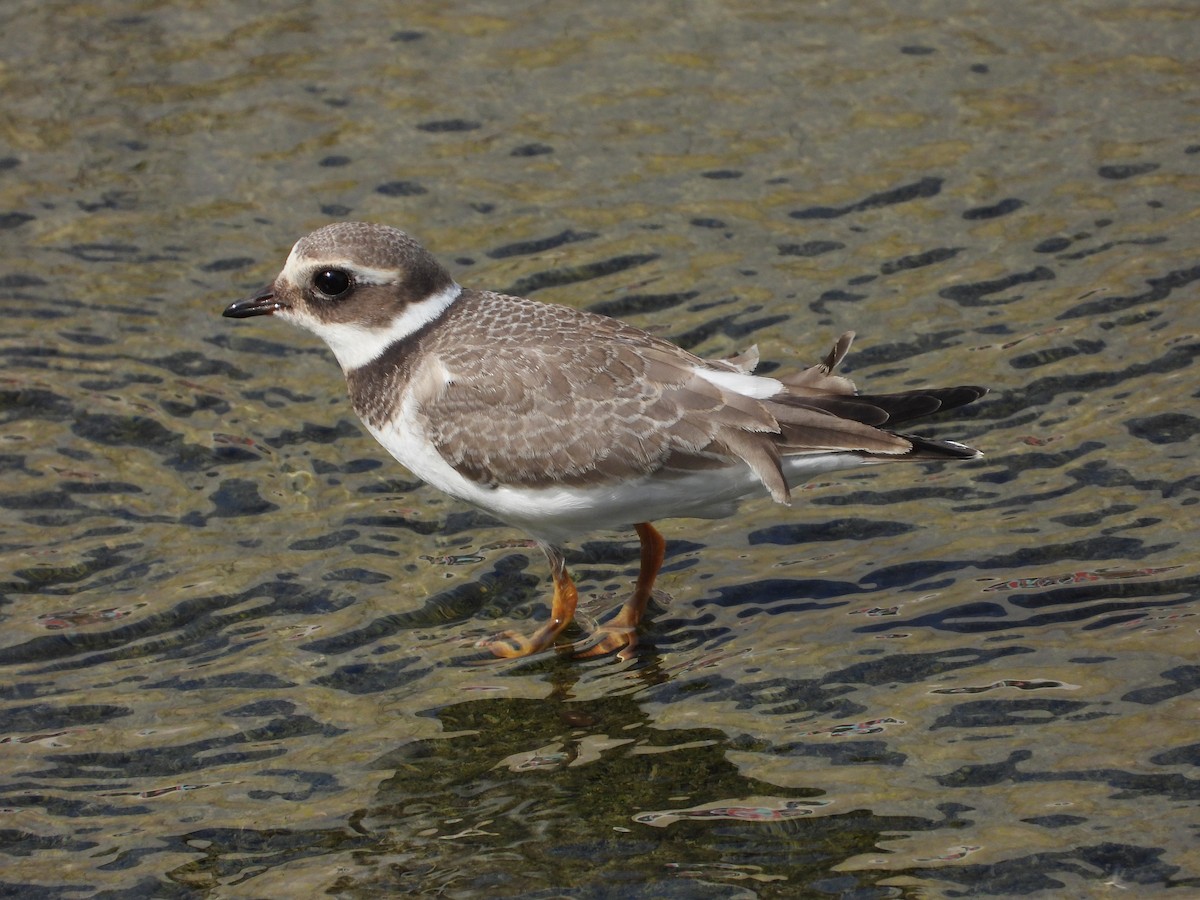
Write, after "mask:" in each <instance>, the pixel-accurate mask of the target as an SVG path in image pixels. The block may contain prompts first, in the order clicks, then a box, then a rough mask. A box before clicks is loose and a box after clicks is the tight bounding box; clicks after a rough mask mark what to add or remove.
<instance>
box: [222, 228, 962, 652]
mask: <svg viewBox="0 0 1200 900" xmlns="http://www.w3.org/2000/svg"><path fill="white" fill-rule="evenodd" d="M224 315H226V316H231V317H233V318H239V319H240V318H247V317H249V316H263V315H274V316H276V317H278V318H281V319H284V320H285V321H288V322H291V323H293V324H295V325H299V326H300V327H302V328H306V329H308V330H309V331H311V332H313V333H315V334H316V335H318V336H319V337H321V338H323V339H324V340H325V342H326V343H327V344H328V345H329V347H330V349H331V350H332V351H333V354H334V356H335V357H336V358H337V361H338V363H339V364H340V365H341V367H342V371H343V373H344V374H345V376H346V384H347V387H348V389H349V394H350V400H351V403H352V404H353V406H354V410H355V412H356V413H358V415H359V417H360V418H361V419H362V422H363V424H364V425H365V426H366V428H367V430H368V431H370V432H371V434H372V435H374V436H375V438H376V439H377V440H378V441H379V442H380V443H381V444H383V446H384V448H385V449H387V451H388V452H389V453H391V455H392V456H394V457H395V458H396V459H397V460H399V461H400V462H401V463H402V464H403V465H404V466H405V467H407V468H408V469H409V470H410V471H411V472H412V473H413V474H414V475H416V476H417V477H419V478H421V479H422V480H424V481H425V482H427V483H429V484H431V485H433V486H434V487H436V488H439V489H440V490H442V491H444V492H446V493H447V494H450V495H451V496H453V497H457V498H458V499H460V500H465V501H467V502H468V503H473V504H474V505H475V506H478V507H480V508H481V509H483V510H486V511H487V512H489V513H491V514H492V515H494V516H496V517H497V518H499V519H502V520H503V521H505V522H507V523H509V524H511V525H513V526H515V527H517V528H520V529H521V530H523V531H525V532H526V533H528V534H529V535H531V536H532V537H534V538H536V539H537V541H538V543H539V544H540V546H541V548H542V550H543V551H544V552H545V554H546V558H547V559H548V560H549V562H550V571H551V574H552V576H553V580H554V595H553V599H552V601H551V612H550V619H549V621H548V622H546V624H544V625H542V627H540V628H539V629H537V631H536V632H535V633H534V634H532V635H530V636H528V637H526V636H522V635H519V634H516V633H514V632H505V633H503V634H501V635H497V636H496V637H494V638H492V639H491V640H490V641H488V642H486V645H487V646H488V647H489V649H490V650H491V651H492V652H493V653H495V654H496V655H497V656H502V657H517V656H526V655H528V654H531V653H536V652H538V651H541V650H545V649H547V648H549V647H551V646H552V645H554V643H555V641H556V639H557V638H558V637H559V634H560V633H561V632H562V630H563V629H564V628H565V627H566V626H567V625H568V624H569V623H570V622H571V620H572V617H573V616H574V614H575V605H576V601H577V595H576V590H575V584H574V582H573V581H572V580H571V576H570V575H569V574H568V572H567V568H566V564H565V562H564V558H563V550H562V547H563V545H564V542H566V541H567V540H568V539H570V538H573V537H577V536H579V535H580V534H583V533H586V532H590V531H595V530H602V529H615V528H627V527H629V526H632V527H633V528H634V529H636V531H637V534H638V537H639V539H640V541H641V568H640V572H639V574H638V578H637V582H636V586H635V587H634V590H633V593H632V595H631V596H630V598H629V599H628V600H627V601H626V602H625V604H624V605H623V606H622V607H621V610H620V611H619V612H618V613H617V615H616V617H615V618H614V619H613V620H612V621H610V622H608V623H606V624H605V625H603V626H601V627H600V630H599V633H598V634H596V635H594V636H592V638H591V639H590V640H587V641H584V642H580V644H579V645H576V646H575V647H574V648H573V649H575V650H576V653H577V655H598V654H603V653H607V652H611V651H614V650H620V651H622V653H623V654H624V653H625V652H626V651H627V650H628V649H630V648H632V647H633V646H634V644H635V642H636V629H637V627H638V624H639V622H640V621H641V618H642V615H643V613H644V611H645V608H646V604H647V602H648V601H649V599H650V596H651V591H652V589H653V587H654V580H655V577H656V576H657V575H658V571H659V569H660V568H661V566H662V563H663V558H664V553H665V546H666V544H665V541H664V540H663V537H662V535H661V534H659V532H658V531H657V529H655V528H654V526H653V525H652V524H651V522H653V521H655V520H657V519H666V518H676V517H702V518H714V517H718V516H725V515H728V514H730V513H732V512H733V511H734V509H735V507H736V505H737V503H738V501H739V500H742V499H744V498H748V497H755V496H769V497H771V498H772V499H773V500H775V501H776V502H778V503H784V504H786V503H788V502H789V500H790V498H791V490H792V488H794V487H795V486H796V485H797V484H799V483H801V482H803V481H805V480H807V479H809V478H811V477H812V476H814V475H817V474H820V473H823V472H829V471H831V470H834V469H842V468H849V467H854V466H861V465H871V464H874V463H881V462H890V461H893V460H951V459H974V458H976V457H978V456H980V453H979V452H978V451H977V450H974V449H972V448H970V447H967V446H965V445H963V444H959V443H956V442H953V441H945V440H932V439H928V438H923V437H918V436H915V435H911V434H907V433H900V432H896V431H894V430H892V429H893V428H895V427H896V426H899V425H901V424H903V423H906V422H908V421H909V420H911V419H915V418H917V417H919V416H924V415H928V414H929V413H933V412H937V411H939V410H945V409H952V408H954V407H957V406H962V405H963V404H966V403H970V402H971V401H973V400H976V399H978V398H979V397H981V396H982V395H983V394H984V393H985V389H984V388H980V387H973V386H960V387H949V388H929V389H924V390H908V391H901V392H899V393H891V394H859V393H858V392H857V391H856V390H855V387H854V385H853V383H852V382H851V381H850V380H849V379H847V378H844V377H842V376H840V375H836V374H834V369H835V368H836V367H837V365H838V363H840V362H841V360H842V358H843V357H844V356H845V355H846V351H847V350H849V349H850V342H851V340H852V339H853V337H854V334H853V332H847V333H846V334H843V335H842V336H841V337H840V338H839V339H838V340H837V342H836V343H835V344H834V347H833V349H832V350H830V351H829V354H828V355H827V356H826V357H825V358H824V360H823V361H822V362H821V363H819V364H817V365H814V366H811V367H810V368H807V369H804V370H802V371H798V372H794V373H792V374H787V375H783V376H779V377H772V376H760V375H754V374H753V370H754V368H755V366H756V365H757V363H758V353H757V350H755V349H754V348H751V349H750V350H747V351H745V352H744V353H742V354H740V355H738V356H733V357H729V358H726V359H703V358H701V357H699V356H695V355H694V354H692V353H689V352H688V351H686V350H684V349H682V348H680V347H677V346H675V345H674V344H672V343H670V342H669V341H666V340H663V339H662V338H659V337H656V336H654V335H652V334H648V333H647V332H645V331H642V330H641V329H638V328H634V327H633V326H631V325H627V324H625V323H623V322H620V321H618V320H615V319H611V318H608V317H605V316H601V315H596V314H594V313H590V312H585V311H581V310H577V309H572V308H570V307H566V306H557V305H553V304H548V303H540V302H537V301H535V300H529V299H526V298H523V297H512V296H507V295H504V294H498V293H494V292H491V291H482V290H475V289H472V288H463V287H460V286H459V285H458V284H457V283H456V282H455V280H454V279H453V278H452V277H451V275H450V273H449V272H448V271H447V270H446V269H445V268H443V267H442V266H441V265H440V264H439V263H438V261H437V260H436V259H435V258H434V257H433V255H432V254H430V253H429V252H428V251H427V250H425V249H424V248H423V247H422V246H421V245H420V244H418V243H417V242H416V241H415V240H413V239H412V238H411V237H409V236H408V235H407V234H405V233H404V232H402V231H398V230H396V229H394V228H389V227H386V226H383V225H370V224H364V223H357V222H345V223H339V224H334V225H327V226H325V227H324V228H320V229H318V230H317V231H314V232H313V233H312V234H309V235H307V236H305V237H302V238H301V239H300V240H299V241H297V242H296V244H295V246H294V247H293V248H292V251H291V254H290V255H289V256H288V258H287V262H286V263H285V265H284V267H283V271H282V272H280V273H279V275H278V276H277V277H276V278H275V280H274V281H273V282H271V283H270V284H269V285H267V286H266V287H264V288H263V289H262V290H260V291H258V292H256V293H255V294H253V295H252V296H250V297H247V298H245V299H244V300H239V301H237V302H236V303H233V304H231V305H230V306H229V307H228V308H227V309H226V310H225V312H224Z"/></svg>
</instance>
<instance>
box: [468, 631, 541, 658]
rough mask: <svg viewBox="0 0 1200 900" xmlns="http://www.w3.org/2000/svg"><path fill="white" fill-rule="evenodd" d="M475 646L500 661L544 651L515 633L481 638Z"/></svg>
mask: <svg viewBox="0 0 1200 900" xmlns="http://www.w3.org/2000/svg"><path fill="white" fill-rule="evenodd" d="M475 646H476V647H479V648H480V649H483V650H490V651H491V652H492V653H493V654H495V655H496V656H499V657H500V658H501V659H518V658H519V657H522V656H529V655H530V654H533V653H537V652H538V651H539V650H544V649H545V647H544V646H538V645H537V644H535V643H534V641H533V639H531V638H527V637H525V635H523V634H518V633H517V632H515V631H502V632H500V633H499V634H494V635H492V636H491V637H486V638H483V639H482V640H479V641H476V642H475Z"/></svg>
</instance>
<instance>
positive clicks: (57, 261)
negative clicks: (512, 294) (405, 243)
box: [0, 0, 1200, 898]
mask: <svg viewBox="0 0 1200 900" xmlns="http://www.w3.org/2000/svg"><path fill="white" fill-rule="evenodd" d="M378 6H379V8H378V9H365V8H360V7H358V6H357V5H355V4H335V3H324V2H315V3H309V4H303V5H299V6H297V5H296V4H291V3H282V2H274V3H267V4H255V5H248V4H233V3H225V4H217V3H190V4H176V3H171V4H168V3H165V2H146V3H141V4H133V5H131V4H122V3H116V2H99V3H94V4H90V5H86V6H84V5H75V4H69V3H55V2H49V3H44V2H38V3H34V2H13V3H10V4H9V8H8V10H7V13H6V19H7V28H6V40H5V46H4V50H3V51H2V57H0V59H2V62H0V87H2V92H3V93H2V95H3V101H2V103H0V113H2V116H3V118H2V119H0V123H2V129H0V141H2V147H0V186H2V192H0V235H2V238H3V251H4V252H3V256H2V257H0V302H2V304H3V306H2V311H3V321H4V323H5V327H4V329H3V338H2V344H0V353H2V354H3V357H2V358H3V371H2V372H0V464H2V466H3V473H4V474H3V482H2V483H0V550H2V553H3V557H2V558H3V560H4V563H5V567H4V568H5V571H4V573H3V575H0V578H2V579H3V583H2V584H0V594H2V597H3V605H2V606H0V612H2V614H3V622H4V631H3V635H2V636H0V666H2V667H3V668H2V671H3V674H4V678H3V682H2V687H0V698H2V699H0V776H2V784H0V852H2V853H3V857H2V859H3V864H2V867H0V888H2V891H3V893H5V895H6V896H7V895H13V896H39V897H63V898H74V897H84V896H89V897H90V896H96V897H104V896H113V897H116V896H120V897H131V896H132V897H136V896H144V897H166V896H192V895H207V896H213V897H303V896H317V895H332V896H343V897H372V896H379V895H383V894H386V893H389V892H396V893H437V892H440V893H442V894H443V895H445V896H449V897H459V898H468V897H495V896H529V897H561V896H572V897H588V898H590V897H597V898H599V897H610V896H622V897H624V896H656V897H731V898H732V897H738V898H741V897H755V896H758V897H796V896H813V897H823V896H832V897H837V896H853V897H856V898H864V897H871V898H874V897H914V898H915V897H935V896H964V895H970V896H1011V895H1018V894H1020V895H1043V896H1055V897H1058V896H1146V895H1148V894H1154V893H1158V892H1167V891H1169V890H1170V889H1172V888H1178V889H1179V890H1177V891H1171V893H1173V894H1174V893H1180V894H1189V893H1191V892H1195V891H1198V890H1200V860H1198V859H1197V851H1196V829H1197V827H1198V826H1200V816H1198V815H1197V812H1196V808H1197V801H1198V800H1200V782H1198V781H1197V778H1196V765H1197V764H1198V763H1200V744H1198V743H1197V738H1196V713H1197V708H1196V704H1197V695H1196V690H1197V688H1198V687H1200V664H1197V662H1196V657H1197V653H1196V644H1197V631H1198V629H1200V617H1198V616H1197V612H1200V607H1198V606H1197V575H1196V568H1195V565H1194V561H1193V560H1192V558H1191V554H1192V553H1193V552H1194V547H1195V541H1194V533H1195V521H1196V511H1195V505H1196V503H1197V498H1198V489H1200V482H1198V480H1197V475H1196V474H1195V469H1196V465H1195V461H1194V457H1195V454H1196V451H1197V444H1196V441H1197V437H1196V435H1197V431H1198V430H1200V419H1198V418H1197V415H1196V401H1197V395H1198V385H1197V378H1196V365H1195V357H1196V348H1197V345H1198V344H1200V339H1198V335H1197V329H1198V328H1200V298H1198V295H1197V282H1198V281H1200V258H1198V257H1197V252H1196V247H1197V246H1198V245H1200V226H1198V223H1197V211H1198V209H1200V204H1198V198H1200V131H1198V130H1197V127H1196V125H1197V107H1196V104H1195V84H1196V78H1197V72H1196V68H1195V47H1196V46H1197V42H1198V41H1200V11H1198V10H1196V9H1193V8H1192V7H1191V6H1189V5H1187V4H1176V5H1173V6H1151V5H1144V6H1136V5H1131V4H1128V3H1118V2H1080V3H1072V4H1043V3H1032V2H1019V3H1017V2H1014V3H1005V4H999V3H952V2H945V3H917V2H900V3H888V4H883V3H870V2H851V3H841V4H798V3H794V2H782V0H779V2H767V3H763V2H756V3H725V4H716V3H695V4H672V3H664V2H644V3H640V4H636V5H625V4H622V5H619V6H618V5H609V4H577V3H566V2H550V3H543V4H537V5H526V4H516V3H501V2H495V0H491V2H478V3H470V4H466V3H464V4H445V3H432V2H428V3H427V2H421V3H406V4H394V5H393V4H379V5H378ZM393 7H394V8H393ZM343 218H366V219H371V220H376V221H385V222H389V223H391V224H394V225H397V226H400V227H403V228H405V229H407V230H409V231H411V232H413V233H414V234H415V235H417V236H418V237H419V238H420V239H421V240H422V241H423V242H424V243H425V244H426V245H427V246H429V247H430V248H431V249H432V250H433V251H434V252H435V253H436V254H437V255H438V256H439V257H440V258H441V259H442V260H443V261H444V262H445V263H446V264H447V265H448V266H449V267H450V268H451V269H452V270H453V271H454V272H455V274H456V276H457V277H458V278H459V279H460V280H461V281H462V282H464V283H466V284H470V285H473V286H479V287H491V288H499V289H509V290H515V291H518V292H521V293H525V294H532V295H534V296H536V297H538V298H540V299H544V300H552V301H556V302H562V303H567V304H570V305H574V306H580V307H587V308H591V309H595V310H598V311H602V312H606V313H610V314H613V315H618V316H620V317H622V318H625V319H628V320H629V321H632V322H634V323H636V324H638V325H640V326H643V327H647V328H651V329H654V330H656V331H658V332H660V333H662V334H664V335H667V336H669V337H671V338H672V339H674V340H676V341H678V342H680V343H682V344H684V345H685V346H687V347H689V348H692V349H694V350H696V351H697V352H701V353H704V354H709V355H726V354H729V353H732V352H735V351H737V350H740V349H742V348H744V347H745V346H748V345H750V344H753V343H757V344H758V346H759V348H760V350H761V352H762V356H763V359H764V361H766V364H765V366H764V369H770V368H771V367H772V366H776V365H778V366H780V367H786V368H791V367H795V366H799V365H805V364H808V363H810V362H813V361H815V360H816V359H818V358H819V356H820V355H821V354H823V353H824V352H825V350H826V349H827V347H828V345H829V344H830V342H831V341H832V339H833V338H834V337H835V336H836V335H837V334H838V333H840V332H841V331H843V330H845V329H849V328H853V329H855V330H857V331H858V332H859V339H858V342H857V343H856V344H855V347H854V350H853V351H852V353H851V355H850V357H849V359H848V361H847V362H848V374H850V375H851V376H852V377H853V378H855V379H856V380H857V381H858V383H859V384H860V385H864V386H867V387H870V388H873V389H876V390H879V389H884V390H900V389H904V388H905V387H906V386H909V385H916V384H953V383H981V384H986V385H989V386H990V387H991V388H992V393H991V394H990V395H989V396H988V397H987V398H985V399H984V400H983V401H981V402H980V403H978V404H976V405H974V406H972V407H970V408H967V409H965V410H962V411H960V412H959V413H956V414H953V415H952V416H950V417H947V418H946V419H944V420H940V421H934V422H931V424H930V425H929V426H928V428H927V429H926V431H927V432H928V433H931V434H936V435H938V436H941V437H949V438H955V439H962V440H966V441H968V442H970V443H971V444H973V445H975V446H978V447H980V448H981V449H983V450H984V451H985V453H986V454H987V457H986V458H985V459H984V460H981V461H979V462H974V463H967V464H959V465H945V466H942V465H924V466H911V467H908V468H904V467H900V466H896V467H886V468H881V469H874V470H872V471H870V472H869V473H866V474H860V473H849V474H841V473H839V474H838V475H835V476H831V477H829V478H827V479H825V480H823V481H821V482H819V483H814V484H812V485H810V486H808V487H807V488H806V489H805V490H803V491H800V492H798V497H797V502H796V504H795V505H794V506H793V508H791V509H787V508H783V507H779V506H775V505H773V504H771V503H770V502H768V501H762V502H758V503H751V504H747V505H745V506H744V507H743V509H742V511H741V514H740V515H739V516H738V517H736V518H733V519H729V520H724V521H719V522H695V521H669V522H665V523H660V524H661V527H662V530H663V531H664V533H665V534H666V535H667V538H668V561H667V567H666V570H665V572H664V576H663V578H662V579H661V581H660V587H661V588H662V592H663V597H662V603H661V604H660V605H659V608H658V609H656V610H655V614H654V616H653V623H652V624H651V626H650V627H649V628H648V629H647V631H646V634H645V636H644V638H643V642H642V647H641V652H640V653H639V654H638V656H637V657H636V658H635V659H634V660H632V661H630V662H627V663H622V662H620V661H618V660H615V659H613V658H606V659H601V660H596V661H588V662H579V661H572V660H567V659H559V658H554V657H540V658H536V659H533V660H528V661H524V662H515V663H501V662H495V661H490V660H488V659H486V658H485V656H484V655H483V654H481V653H480V652H479V651H478V650H477V649H476V648H475V646H474V645H475V642H476V641H478V640H479V639H480V638H483V637H486V636H488V635H491V634H494V633H496V632H498V631H502V630H504V629H508V628H515V629H518V630H523V631H528V630H531V629H532V628H533V627H536V623H537V622H539V621H541V620H542V619H543V618H544V616H545V615H546V606H545V601H546V597H547V594H548V581H547V574H548V573H547V572H546V571H545V563H544V560H543V559H542V558H541V555H540V553H538V552H537V551H536V550H535V549H531V548H530V547H529V546H527V545H526V543H525V542H524V537H525V536H524V535H521V534H519V533H517V532H514V531H513V530H511V529H508V528H506V527H503V526H502V525H500V524H499V523H496V522H494V521H491V520H489V519H488V518H487V517H485V516H483V515H481V514H479V513H476V512H473V511H471V510H470V509H468V508H466V507H464V506H462V505H460V504H458V503H456V502H453V501H450V500H448V499H445V498H443V497H441V496H440V495H438V494H437V493H436V492H434V491H432V490H431V489H428V488H424V487H422V486H420V485H419V484H417V483H415V482H414V481H413V480H412V479H411V478H410V477H409V476H408V474H407V473H406V472H404V471H403V470H402V469H400V467H399V466H397V465H395V464H393V463H390V462H389V461H388V459H387V458H386V455H385V454H384V452H383V451H382V450H381V449H380V448H378V447H377V446H375V445H374V443H373V442H372V441H371V439H370V438H369V437H368V436H366V435H365V433H364V432H363V431H362V429H361V428H360V427H359V425H358V424H357V422H356V420H355V418H354V416H353V414H352V412H351V410H350V409H349V406H348V403H347V402H346V400H345V397H344V394H343V386H342V381H341V377H340V375H339V373H338V371H337V368H336V366H335V365H334V363H333V361H332V359H331V357H330V356H329V354H328V352H327V351H326V350H325V349H324V348H323V347H321V346H319V345H318V344H317V343H316V342H315V341H314V340H313V339H312V338H311V337H309V336H307V335H304V334H301V333H299V332H295V331H292V330H290V329H287V328H286V327H285V326H284V325H283V324H281V323H278V322H271V321H266V320H254V321H251V322H231V321H229V320H226V319H221V318H220V317H219V312H220V310H221V309H222V308H223V306H224V305H225V304H226V303H227V302H228V301H230V300H232V299H235V298H237V297H238V296H240V295H242V294H244V293H245V292H246V291H248V290H251V289H253V288H254V287H256V286H257V285H258V284H260V283H262V282H264V281H266V280H267V279H268V278H270V277H272V276H273V275H274V273H275V272H276V271H277V269H278V267H279V265H280V264H281V262H282V260H283V257H284V255H285V253H286V251H287V248H288V246H289V245H290V243H291V242H292V241H293V240H294V239H295V238H296V237H298V236H299V235H300V234H302V233H304V232H306V231H308V230H310V229H311V228H313V227H316V226H318V225H320V224H323V223H324V222H326V221H330V220H335V219H343ZM568 427H569V425H568ZM569 564H570V566H571V568H572V571H573V572H574V574H575V576H576V578H577V580H578V581H579V584H580V588H581V592H582V599H583V606H584V609H583V615H582V618H583V619H584V621H585V623H586V622H587V621H589V620H594V619H596V618H602V617H603V616H604V615H606V614H608V613H609V612H610V611H611V610H613V609H614V608H615V607H616V606H617V605H618V604H619V602H620V600H621V599H622V598H623V596H624V595H625V593H626V592H627V591H628V590H629V589H630V587H631V584H632V578H633V575H634V573H635V571H636V566H637V548H636V542H635V541H634V540H633V539H632V535H622V534H597V535H594V536H592V538H591V539H590V540H589V541H587V542H585V543H583V544H582V545H577V546H575V547H573V548H572V553H571V555H570V557H569Z"/></svg>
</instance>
